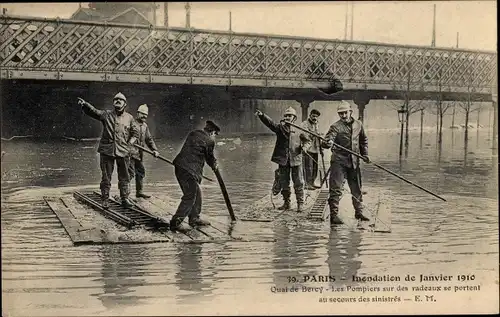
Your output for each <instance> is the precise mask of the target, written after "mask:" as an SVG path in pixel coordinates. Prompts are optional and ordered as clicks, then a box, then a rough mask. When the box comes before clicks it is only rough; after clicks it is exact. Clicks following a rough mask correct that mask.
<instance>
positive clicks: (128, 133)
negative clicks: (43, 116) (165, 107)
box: [78, 92, 138, 208]
mask: <svg viewBox="0 0 500 317" xmlns="http://www.w3.org/2000/svg"><path fill="white" fill-rule="evenodd" d="M78 104H79V105H80V106H81V107H82V110H83V112H84V113H85V114H87V115H88V116H90V117H91V118H94V119H96V120H99V121H101V123H102V126H103V129H102V136H101V140H100V142H99V147H98V149H97V152H98V153H99V154H100V158H99V160H100V162H99V163H100V164H99V165H100V167H101V174H102V178H101V184H100V188H101V198H102V206H103V207H104V208H108V207H109V191H110V188H111V177H112V175H113V170H114V167H115V162H116V166H117V170H118V189H119V190H120V198H121V203H122V205H123V206H124V207H132V206H133V205H132V203H131V202H130V201H129V194H130V192H129V183H130V177H129V173H128V167H129V160H130V158H129V157H130V149H131V148H132V147H133V144H134V143H135V141H136V140H137V137H138V131H137V126H136V125H135V123H134V117H133V116H132V115H131V114H130V113H128V112H126V111H125V108H126V107H127V98H125V95H123V94H122V93H121V92H119V93H117V94H116V95H115V96H114V97H113V106H114V109H113V110H99V109H96V108H95V107H94V106H92V105H91V104H90V103H88V102H86V101H85V100H83V99H82V98H78Z"/></svg>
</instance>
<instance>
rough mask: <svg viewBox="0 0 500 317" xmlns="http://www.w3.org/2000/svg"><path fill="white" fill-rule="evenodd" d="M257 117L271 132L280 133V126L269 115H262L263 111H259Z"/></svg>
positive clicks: (256, 113)
mask: <svg viewBox="0 0 500 317" xmlns="http://www.w3.org/2000/svg"><path fill="white" fill-rule="evenodd" d="M255 115H256V116H257V117H259V119H260V121H262V123H264V124H265V125H266V126H267V127H268V128H269V129H271V131H273V132H274V133H277V132H278V129H279V124H277V123H275V122H274V121H273V119H271V118H270V117H269V116H268V115H266V114H264V113H262V111H260V110H257V111H256V112H255Z"/></svg>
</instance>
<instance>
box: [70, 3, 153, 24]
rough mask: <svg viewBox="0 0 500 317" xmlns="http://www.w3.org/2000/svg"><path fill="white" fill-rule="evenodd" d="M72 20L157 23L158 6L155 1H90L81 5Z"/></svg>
mask: <svg viewBox="0 0 500 317" xmlns="http://www.w3.org/2000/svg"><path fill="white" fill-rule="evenodd" d="M70 19H71V20H79V21H98V22H104V21H106V22H115V23H126V24H143V25H149V24H152V25H156V6H155V5H154V3H153V2H90V3H89V7H88V8H83V7H80V8H79V9H78V10H76V11H75V13H73V14H72V15H71V17H70Z"/></svg>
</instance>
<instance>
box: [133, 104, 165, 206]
mask: <svg viewBox="0 0 500 317" xmlns="http://www.w3.org/2000/svg"><path fill="white" fill-rule="evenodd" d="M147 118H148V106H147V105H145V104H144V105H140V106H139V108H138V109H137V116H136V118H135V123H136V125H137V130H138V133H139V137H138V139H137V142H136V144H137V145H140V146H142V147H145V146H147V147H148V148H149V149H150V150H151V151H153V155H154V157H158V156H159V155H160V154H159V153H158V148H157V147H156V144H155V141H154V139H153V137H152V136H151V132H150V131H149V127H148V124H147V123H146V120H147ZM143 159H144V153H143V151H142V150H141V149H138V148H137V147H135V146H134V148H133V149H131V157H130V165H129V174H130V180H132V179H133V178H134V177H135V196H136V197H137V198H146V199H147V198H150V197H151V196H150V195H147V194H145V193H144V192H143V187H144V177H145V176H146V169H145V168H144V163H143Z"/></svg>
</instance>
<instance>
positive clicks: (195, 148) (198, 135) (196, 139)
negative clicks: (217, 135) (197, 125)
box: [173, 130, 217, 183]
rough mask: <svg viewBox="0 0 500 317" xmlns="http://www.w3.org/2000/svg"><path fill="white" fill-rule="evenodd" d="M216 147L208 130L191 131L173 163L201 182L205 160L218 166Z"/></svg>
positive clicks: (210, 164) (211, 165)
mask: <svg viewBox="0 0 500 317" xmlns="http://www.w3.org/2000/svg"><path fill="white" fill-rule="evenodd" d="M214 148H215V142H214V140H212V139H211V138H210V136H209V135H208V133H207V132H205V131H204V130H194V131H191V132H190V133H189V134H188V136H187V137H186V140H185V141H184V145H183V146H182V149H181V151H180V152H179V154H177V156H176V157H175V159H174V161H173V163H174V165H175V166H178V167H181V168H183V169H185V170H187V171H188V172H189V173H190V174H191V175H193V176H194V178H195V179H196V181H197V182H198V183H201V179H202V175H203V167H204V165H205V162H207V164H208V165H209V166H210V167H211V168H214V167H215V166H216V163H217V160H216V159H215V156H214Z"/></svg>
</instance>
